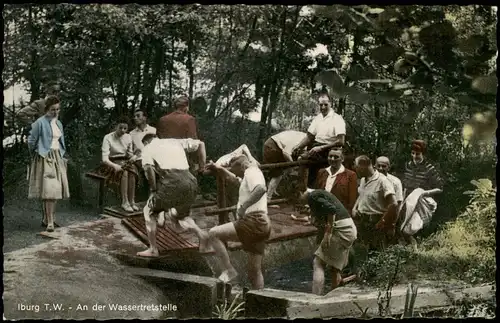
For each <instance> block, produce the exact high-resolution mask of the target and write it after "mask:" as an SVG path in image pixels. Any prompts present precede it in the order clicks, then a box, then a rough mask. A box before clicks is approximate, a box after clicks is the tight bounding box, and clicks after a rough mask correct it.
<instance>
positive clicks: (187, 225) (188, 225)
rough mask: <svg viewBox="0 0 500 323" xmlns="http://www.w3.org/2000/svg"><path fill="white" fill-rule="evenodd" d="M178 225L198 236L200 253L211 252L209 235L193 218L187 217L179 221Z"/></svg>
mask: <svg viewBox="0 0 500 323" xmlns="http://www.w3.org/2000/svg"><path fill="white" fill-rule="evenodd" d="M177 221H178V224H179V226H180V227H181V228H184V229H186V230H188V231H190V232H193V233H194V234H196V236H197V237H198V239H199V240H200V243H199V248H200V249H199V250H200V252H208V251H209V245H208V244H209V234H208V233H207V232H205V231H203V230H202V229H201V228H200V227H199V226H198V225H197V224H196V222H194V220H193V219H192V218H191V217H186V218H184V219H181V220H177Z"/></svg>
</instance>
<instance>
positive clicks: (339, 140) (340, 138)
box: [314, 135, 345, 152]
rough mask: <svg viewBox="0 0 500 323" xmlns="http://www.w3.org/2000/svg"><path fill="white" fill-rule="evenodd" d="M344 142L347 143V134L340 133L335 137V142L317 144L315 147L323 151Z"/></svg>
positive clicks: (341, 144)
mask: <svg viewBox="0 0 500 323" xmlns="http://www.w3.org/2000/svg"><path fill="white" fill-rule="evenodd" d="M344 144H345V135H338V136H336V137H335V140H334V142H333V143H331V144H325V145H321V146H317V147H314V148H315V149H317V150H318V151H319V152H323V151H326V150H330V149H332V148H333V147H338V146H343V145H344Z"/></svg>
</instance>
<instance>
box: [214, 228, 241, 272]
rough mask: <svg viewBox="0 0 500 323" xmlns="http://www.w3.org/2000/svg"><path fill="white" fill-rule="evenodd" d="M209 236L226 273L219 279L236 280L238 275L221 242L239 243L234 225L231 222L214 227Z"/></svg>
mask: <svg viewBox="0 0 500 323" xmlns="http://www.w3.org/2000/svg"><path fill="white" fill-rule="evenodd" d="M208 235H209V239H210V244H211V245H212V247H213V248H214V250H215V253H216V255H217V256H218V257H219V259H220V261H221V263H222V266H223V267H224V271H223V272H222V274H221V275H220V276H219V279H220V280H222V281H226V282H228V281H231V280H233V279H234V278H236V276H237V275H238V273H237V272H236V269H234V267H233V265H232V264H231V260H230V259H229V253H228V252H227V249H226V246H224V243H223V242H222V241H221V240H224V241H238V235H237V234H236V230H235V228H234V224H233V223H232V222H230V223H225V224H223V225H219V226H216V227H213V228H212V229H210V231H208Z"/></svg>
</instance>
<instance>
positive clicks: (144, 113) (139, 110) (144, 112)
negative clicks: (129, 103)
mask: <svg viewBox="0 0 500 323" xmlns="http://www.w3.org/2000/svg"><path fill="white" fill-rule="evenodd" d="M137 112H142V115H143V116H145V117H146V118H147V117H148V113H147V112H146V111H145V110H141V109H137V110H135V111H134V114H136V113H137Z"/></svg>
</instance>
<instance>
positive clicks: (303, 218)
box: [290, 214, 309, 222]
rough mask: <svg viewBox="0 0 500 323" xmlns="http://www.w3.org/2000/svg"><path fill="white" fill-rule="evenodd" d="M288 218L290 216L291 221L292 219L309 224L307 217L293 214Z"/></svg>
mask: <svg viewBox="0 0 500 323" xmlns="http://www.w3.org/2000/svg"><path fill="white" fill-rule="evenodd" d="M290 216H291V217H292V219H294V220H295V221H301V222H309V217H308V216H302V217H298V216H295V215H293V214H290Z"/></svg>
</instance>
